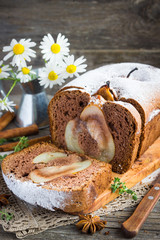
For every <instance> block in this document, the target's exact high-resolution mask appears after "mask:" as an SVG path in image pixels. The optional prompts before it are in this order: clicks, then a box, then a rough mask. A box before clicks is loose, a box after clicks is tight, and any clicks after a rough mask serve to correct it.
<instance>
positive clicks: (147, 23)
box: [0, 0, 160, 93]
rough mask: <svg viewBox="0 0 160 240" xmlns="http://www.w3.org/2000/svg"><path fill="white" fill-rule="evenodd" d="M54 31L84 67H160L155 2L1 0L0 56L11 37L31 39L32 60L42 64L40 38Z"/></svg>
mask: <svg viewBox="0 0 160 240" xmlns="http://www.w3.org/2000/svg"><path fill="white" fill-rule="evenodd" d="M59 32H61V33H63V34H64V35H66V37H68V38H69V42H70V43H71V46H70V49H71V53H74V54H75V55H76V57H78V56H81V55H84V56H85V57H86V58H87V64H88V69H92V68H95V67H97V66H101V65H104V64H108V63H117V62H126V61H127V62H141V63H147V64H151V65H153V66H156V67H160V3H159V0H127V1H126V0H99V1H96V0H74V1H73V0H67V1H65V0H58V1H56V0H34V1H33V0H27V1H25V0H14V1H13V0H0V59H2V58H3V57H4V53H2V51H1V50H2V48H3V46H6V45H9V44H10V42H11V39H12V38H15V39H17V40H19V39H21V38H31V39H32V40H33V41H35V42H36V43H37V46H36V47H35V50H36V51H37V55H38V57H37V58H36V59H34V60H33V62H32V64H33V66H34V67H41V66H43V61H42V58H41V54H40V50H39V47H38V46H39V42H40V41H41V39H42V37H43V36H44V34H47V33H51V34H52V35H53V36H54V37H56V36H57V34H58V33H59ZM5 85H8V83H7V84H5ZM6 87H7V86H6ZM57 89H58V87H55V90H57ZM18 90H19V87H17V88H16V91H18ZM16 91H14V93H16ZM47 92H48V93H52V92H53V91H52V90H49V89H47Z"/></svg>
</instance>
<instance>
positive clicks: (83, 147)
mask: <svg viewBox="0 0 160 240" xmlns="http://www.w3.org/2000/svg"><path fill="white" fill-rule="evenodd" d="M48 113H49V119H50V132H51V137H52V141H53V142H54V143H55V144H56V146H58V147H62V148H64V149H69V150H71V151H73V152H78V153H83V154H86V155H88V156H91V157H92V158H96V159H99V160H101V161H105V162H108V163H110V164H111V165H112V169H113V171H115V172H117V173H123V172H126V171H127V170H128V169H129V168H130V167H131V166H132V164H133V162H134V161H135V160H136V159H137V157H139V156H140V155H141V154H142V153H143V152H144V151H145V150H146V149H147V148H148V147H149V146H150V145H151V144H152V143H153V142H154V141H155V140H156V139H157V138H158V136H159V135H160V69H158V68H154V67H152V66H149V65H144V64H138V63H121V64H113V65H107V66H104V67H101V68H97V69H95V70H92V71H89V72H87V73H85V74H83V75H81V76H80V77H78V78H77V79H75V80H73V81H71V82H69V83H68V84H67V85H66V86H65V87H64V88H63V89H61V90H60V91H59V92H57V94H56V95H55V96H54V97H53V99H52V100H51V101H50V104H49V107H48Z"/></svg>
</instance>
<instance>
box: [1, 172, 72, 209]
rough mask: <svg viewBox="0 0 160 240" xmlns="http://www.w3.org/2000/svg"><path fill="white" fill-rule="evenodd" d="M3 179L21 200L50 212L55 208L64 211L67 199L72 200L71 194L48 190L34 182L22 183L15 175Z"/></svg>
mask: <svg viewBox="0 0 160 240" xmlns="http://www.w3.org/2000/svg"><path fill="white" fill-rule="evenodd" d="M2 174H3V178H4V180H5V182H6V184H7V186H8V188H9V189H10V190H11V191H12V192H13V193H14V194H15V195H16V196H17V197H19V198H20V199H22V200H24V201H26V202H28V203H30V204H32V205H39V206H41V207H44V208H47V209H49V210H52V211H53V210H54V208H60V209H62V210H63V209H64V208H65V207H66V204H67V203H66V199H67V200H68V199H71V197H72V196H71V195H72V193H71V192H67V193H66V192H64V191H56V190H47V189H45V188H43V187H42V186H40V185H38V184H35V183H33V182H32V181H24V182H22V181H20V180H18V179H16V178H15V177H14V175H13V174H10V175H7V176H6V175H5V174H4V173H2Z"/></svg>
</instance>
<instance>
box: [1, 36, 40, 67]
mask: <svg viewBox="0 0 160 240" xmlns="http://www.w3.org/2000/svg"><path fill="white" fill-rule="evenodd" d="M35 45H36V43H35V42H31V39H21V40H20V41H19V42H17V40H15V39H12V41H11V43H10V46H6V47H3V52H9V53H8V54H7V55H6V56H5V57H4V61H6V60H7V59H9V58H10V57H13V59H12V62H11V65H12V66H18V67H19V66H24V65H25V61H28V62H30V61H31V57H36V54H35V51H34V50H32V49H31V47H34V46H35Z"/></svg>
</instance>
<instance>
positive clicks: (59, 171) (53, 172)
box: [29, 160, 91, 183]
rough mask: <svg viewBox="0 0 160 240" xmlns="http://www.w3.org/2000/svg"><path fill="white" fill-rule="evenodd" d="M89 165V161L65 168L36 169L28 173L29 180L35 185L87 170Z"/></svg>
mask: <svg viewBox="0 0 160 240" xmlns="http://www.w3.org/2000/svg"><path fill="white" fill-rule="evenodd" d="M90 165H91V161H90V160H86V161H83V162H76V163H72V164H70V165H66V166H61V167H58V166H53V167H44V168H41V169H36V170H33V171H32V172H30V174H29V178H30V179H31V180H32V181H33V182H35V183H44V182H49V181H51V180H53V179H55V178H57V177H62V176H65V175H68V174H75V173H77V172H79V171H82V170H84V169H86V168H88V167H89V166H90Z"/></svg>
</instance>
